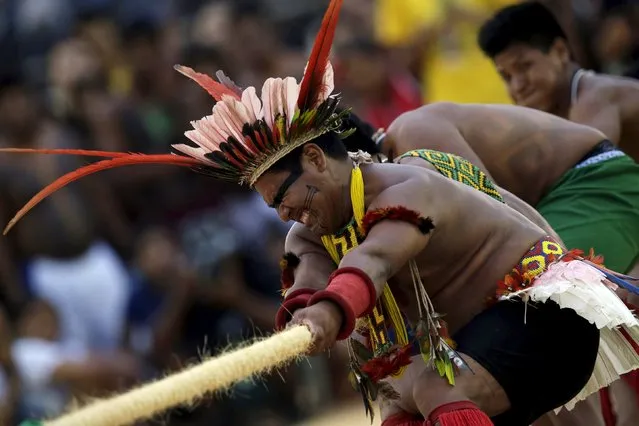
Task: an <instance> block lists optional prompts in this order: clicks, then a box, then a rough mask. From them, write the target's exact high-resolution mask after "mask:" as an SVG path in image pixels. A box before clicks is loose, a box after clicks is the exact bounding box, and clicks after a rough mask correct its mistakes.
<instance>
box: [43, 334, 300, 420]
mask: <svg viewBox="0 0 639 426" xmlns="http://www.w3.org/2000/svg"><path fill="white" fill-rule="evenodd" d="M310 346H311V332H310V331H309V329H308V328H307V327H306V326H297V327H292V328H289V329H286V330H284V331H282V332H280V333H277V334H274V335H272V336H271V337H268V338H266V339H263V340H261V341H257V342H255V343H253V344H252V345H251V346H248V347H245V348H241V349H237V350H234V351H232V352H228V353H225V354H222V355H220V356H218V357H216V358H213V359H210V360H207V361H203V362H202V363H200V364H197V365H194V366H192V367H189V368H187V369H185V370H183V371H181V372H178V373H175V374H172V375H170V376H167V377H165V378H164V379H161V380H158V381H156V382H152V383H148V384H146V385H143V386H142V387H139V388H137V389H133V390H131V391H128V392H125V393H123V394H120V395H116V396H114V397H112V398H108V399H103V400H97V401H95V402H93V403H91V404H89V405H87V406H85V407H83V408H80V409H79V410H77V411H74V412H71V413H69V414H65V415H63V416H61V417H59V418H57V419H55V420H48V421H45V422H43V423H42V424H43V426H127V425H131V424H134V423H135V422H138V421H140V420H145V419H150V418H152V417H153V416H155V415H157V414H160V413H162V412H163V411H166V410H167V409H169V408H172V407H175V406H178V405H181V404H191V403H193V402H194V401H196V400H197V399H199V398H201V397H203V396H205V395H206V394H207V393H209V392H215V391H221V390H225V389H227V388H229V387H230V386H231V385H232V384H234V383H237V382H239V381H242V380H245V379H247V378H250V377H252V376H254V375H257V374H262V373H266V372H268V371H270V370H272V369H274V368H278V367H282V366H284V365H285V364H288V363H289V362H291V361H293V360H295V359H296V358H299V357H301V356H302V355H304V354H305V353H306V352H307V351H308V350H309V348H310Z"/></svg>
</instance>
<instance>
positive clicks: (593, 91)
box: [580, 74, 639, 104]
mask: <svg viewBox="0 0 639 426" xmlns="http://www.w3.org/2000/svg"><path fill="white" fill-rule="evenodd" d="M585 86H586V87H584V90H583V93H580V97H581V99H583V100H584V101H588V102H591V103H599V104H608V103H610V102H614V103H625V102H630V103H632V104H639V81H637V80H635V79H632V78H627V77H620V76H615V75H606V74H597V75H593V76H590V78H589V79H587V80H586V85H585Z"/></svg>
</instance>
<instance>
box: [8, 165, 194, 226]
mask: <svg viewBox="0 0 639 426" xmlns="http://www.w3.org/2000/svg"><path fill="white" fill-rule="evenodd" d="M144 163H147V164H171V165H174V166H183V167H193V166H201V165H202V164H203V163H202V162H200V161H198V160H196V159H194V158H190V157H182V156H180V155H174V154H159V155H144V154H129V155H127V156H122V157H118V158H113V159H109V160H102V161H98V162H97V163H93V164H89V165H88V166H84V167H81V168H79V169H77V170H75V171H73V172H70V173H67V174H66V175H64V176H61V177H59V178H58V179H56V180H55V181H54V182H52V183H51V184H49V185H47V186H46V187H45V188H44V189H42V190H41V191H40V192H38V193H37V194H36V195H34V196H33V198H31V199H30V200H29V202H28V203H27V204H25V205H24V207H22V208H21V209H20V211H18V213H16V215H15V216H14V217H13V218H12V219H11V221H9V224H8V225H7V226H6V228H4V231H3V235H6V234H7V232H9V231H10V230H11V228H13V226H14V225H15V224H16V223H17V222H18V221H19V220H20V219H21V218H22V217H23V216H24V215H25V214H27V213H28V212H29V210H31V209H32V208H34V207H35V206H36V205H38V204H39V203H40V201H42V200H44V199H45V198H47V197H48V196H49V195H51V194H53V193H54V192H55V191H57V190H59V189H61V188H63V187H65V186H66V185H68V184H70V183H71V182H73V181H76V180H78V179H81V178H83V177H85V176H89V175H92V174H93V173H97V172H99V171H102V170H107V169H113V168H116V167H122V166H132V165H136V164H144Z"/></svg>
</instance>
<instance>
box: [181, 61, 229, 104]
mask: <svg viewBox="0 0 639 426" xmlns="http://www.w3.org/2000/svg"><path fill="white" fill-rule="evenodd" d="M173 68H175V70H176V71H177V72H179V73H180V74H182V75H185V76H187V77H188V78H190V79H191V80H193V81H195V82H196V83H197V84H199V85H200V87H202V88H203V89H204V90H206V91H207V92H209V95H211V96H213V99H215V100H216V101H220V100H222V96H223V95H228V96H231V97H233V98H235V99H237V100H238V101H239V100H241V98H240V96H238V94H237V93H236V92H235V91H233V90H232V89H230V88H228V87H227V86H225V85H223V84H221V83H218V82H217V81H215V80H213V79H212V78H211V77H209V76H208V75H206V74H202V73H199V72H197V71H195V70H194V69H192V68H189V67H185V66H183V65H174V66H173Z"/></svg>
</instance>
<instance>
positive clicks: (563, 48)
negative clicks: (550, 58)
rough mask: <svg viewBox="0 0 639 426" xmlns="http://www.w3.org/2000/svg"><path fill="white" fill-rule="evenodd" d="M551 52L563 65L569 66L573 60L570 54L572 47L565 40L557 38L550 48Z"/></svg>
mask: <svg viewBox="0 0 639 426" xmlns="http://www.w3.org/2000/svg"><path fill="white" fill-rule="evenodd" d="M550 52H551V53H552V54H553V55H554V56H555V57H556V58H557V59H559V61H560V62H561V63H562V64H568V63H569V62H570V61H571V60H572V56H571V54H570V47H569V46H568V42H567V41H566V40H564V39H563V38H556V39H555V41H554V42H553V43H552V46H551V47H550Z"/></svg>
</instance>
